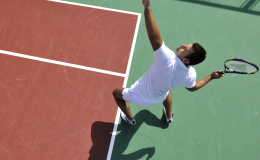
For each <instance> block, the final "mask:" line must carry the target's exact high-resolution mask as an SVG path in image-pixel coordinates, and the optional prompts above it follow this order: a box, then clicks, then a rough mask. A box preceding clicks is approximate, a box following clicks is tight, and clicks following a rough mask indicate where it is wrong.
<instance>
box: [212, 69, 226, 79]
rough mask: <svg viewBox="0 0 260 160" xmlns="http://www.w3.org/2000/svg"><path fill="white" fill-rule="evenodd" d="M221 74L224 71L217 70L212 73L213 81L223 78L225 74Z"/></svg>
mask: <svg viewBox="0 0 260 160" xmlns="http://www.w3.org/2000/svg"><path fill="white" fill-rule="evenodd" d="M220 72H222V71H221V70H217V71H214V72H213V73H211V79H219V78H220V77H223V76H224V74H219V73H220Z"/></svg>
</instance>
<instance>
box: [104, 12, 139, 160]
mask: <svg viewBox="0 0 260 160" xmlns="http://www.w3.org/2000/svg"><path fill="white" fill-rule="evenodd" d="M141 15H142V14H140V13H138V18H137V22H136V28H135V33H134V38H133V43H132V47H131V51H130V55H129V59H128V64H127V69H126V76H125V78H124V83H123V88H126V85H127V81H128V77H129V73H130V68H131V64H132V59H133V54H134V49H135V44H136V39H137V35H138V30H139V26H140V21H141ZM120 112H121V109H120V108H119V107H118V108H117V114H116V119H115V123H114V128H113V132H112V136H111V140H110V145H109V150H108V154H107V160H110V159H111V156H112V152H113V148H114V143H115V138H116V132H117V127H118V122H119V118H120Z"/></svg>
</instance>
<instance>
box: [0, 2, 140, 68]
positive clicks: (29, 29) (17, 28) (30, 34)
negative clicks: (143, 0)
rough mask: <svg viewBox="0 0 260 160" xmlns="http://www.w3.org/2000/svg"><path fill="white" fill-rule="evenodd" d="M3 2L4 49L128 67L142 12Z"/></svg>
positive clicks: (0, 26) (93, 64) (97, 65)
mask: <svg viewBox="0 0 260 160" xmlns="http://www.w3.org/2000/svg"><path fill="white" fill-rule="evenodd" d="M0 4H1V5H0V10H1V18H0V30H1V36H0V49H2V50H6V51H12V52H16V53H22V54H27V55H32V56H37V57H42V58H47V59H52V60H58V61H63V62H69V63H73V64H78V65H83V66H89V67H93V68H99V69H104V70H109V71H113V72H119V73H125V72H126V67H127V63H128V58H129V56H126V55H129V52H130V50H131V45H132V42H133V37H134V32H135V27H136V22H137V15H131V14H126V13H119V12H112V11H105V10H101V9H93V8H88V7H81V6H75V5H68V4H62V3H57V2H48V1H44V0H11V1H6V0H0Z"/></svg>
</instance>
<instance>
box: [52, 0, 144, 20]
mask: <svg viewBox="0 0 260 160" xmlns="http://www.w3.org/2000/svg"><path fill="white" fill-rule="evenodd" d="M47 1H50V2H57V3H64V4H71V5H75V6H81V7H89V8H95V9H102V10H107V11H114V12H120V13H127V14H133V15H137V16H139V15H140V13H135V12H130V11H123V10H119V9H112V8H106V7H100V6H94V5H88V4H82V3H75V2H69V1H62V0H47ZM90 12H91V11H90Z"/></svg>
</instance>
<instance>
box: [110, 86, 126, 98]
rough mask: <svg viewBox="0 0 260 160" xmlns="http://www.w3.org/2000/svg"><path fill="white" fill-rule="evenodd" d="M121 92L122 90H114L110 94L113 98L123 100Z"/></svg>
mask: <svg viewBox="0 0 260 160" xmlns="http://www.w3.org/2000/svg"><path fill="white" fill-rule="evenodd" d="M123 90H124V88H116V89H114V91H113V92H112V94H113V96H114V98H118V99H122V98H123V95H122V93H123Z"/></svg>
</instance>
